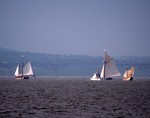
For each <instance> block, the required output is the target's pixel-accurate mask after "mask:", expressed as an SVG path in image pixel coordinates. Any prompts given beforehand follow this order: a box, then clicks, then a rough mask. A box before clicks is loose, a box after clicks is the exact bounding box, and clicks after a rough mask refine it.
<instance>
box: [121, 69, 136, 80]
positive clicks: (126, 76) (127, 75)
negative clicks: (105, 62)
mask: <svg viewBox="0 0 150 118" xmlns="http://www.w3.org/2000/svg"><path fill="white" fill-rule="evenodd" d="M133 76H134V66H132V68H131V69H130V70H128V69H127V70H126V71H125V73H124V75H123V80H126V81H129V80H131V77H132V78H133Z"/></svg>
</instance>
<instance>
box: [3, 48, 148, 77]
mask: <svg viewBox="0 0 150 118" xmlns="http://www.w3.org/2000/svg"><path fill="white" fill-rule="evenodd" d="M22 55H24V58H23V59H22V57H21V56H22ZM114 60H115V63H116V65H117V67H118V69H119V71H120V72H121V74H123V73H124V71H125V69H126V67H129V68H130V67H131V66H132V65H134V66H135V76H140V77H143V76H144V77H146V76H150V57H133V56H123V57H116V58H115V57H114ZM22 61H24V62H27V61H30V62H31V64H32V67H33V71H34V73H35V74H36V75H37V76H91V75H92V74H93V73H94V72H95V71H96V69H97V68H98V69H99V71H100V70H101V68H102V61H103V57H100V56H97V57H93V56H87V55H73V54H70V55H54V54H44V53H32V52H20V51H15V50H11V49H5V48H0V76H13V75H14V72H15V69H16V66H17V64H19V63H21V62H22Z"/></svg>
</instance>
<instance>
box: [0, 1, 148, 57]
mask: <svg viewBox="0 0 150 118" xmlns="http://www.w3.org/2000/svg"><path fill="white" fill-rule="evenodd" d="M0 47H3V48H9V49H15V50H18V51H30V52H39V53H48V54H77V55H92V56H103V55H104V49H106V51H107V52H108V53H109V54H110V55H112V56H125V55H128V56H150V0H0Z"/></svg>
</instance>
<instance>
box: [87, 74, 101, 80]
mask: <svg viewBox="0 0 150 118" xmlns="http://www.w3.org/2000/svg"><path fill="white" fill-rule="evenodd" d="M96 75H97V74H96V73H94V75H93V76H92V77H91V78H90V80H93V81H100V80H101V79H100V77H98V76H96Z"/></svg>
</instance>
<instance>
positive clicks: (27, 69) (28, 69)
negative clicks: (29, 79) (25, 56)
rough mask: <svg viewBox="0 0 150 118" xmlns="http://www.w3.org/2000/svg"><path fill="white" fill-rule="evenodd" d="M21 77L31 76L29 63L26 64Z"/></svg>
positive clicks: (31, 71)
mask: <svg viewBox="0 0 150 118" xmlns="http://www.w3.org/2000/svg"><path fill="white" fill-rule="evenodd" d="M23 75H28V76H29V75H33V70H32V67H31V63H30V62H28V63H27V64H26V65H25V66H24V68H23Z"/></svg>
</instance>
